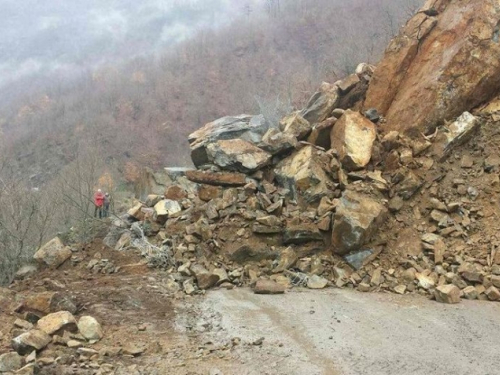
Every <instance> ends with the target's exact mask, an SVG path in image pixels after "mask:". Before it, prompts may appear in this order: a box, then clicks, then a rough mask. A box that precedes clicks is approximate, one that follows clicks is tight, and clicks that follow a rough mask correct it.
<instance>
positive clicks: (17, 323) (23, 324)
mask: <svg viewBox="0 0 500 375" xmlns="http://www.w3.org/2000/svg"><path fill="white" fill-rule="evenodd" d="M14 326H15V327H18V328H22V329H25V330H27V331H28V330H30V329H31V328H33V324H31V323H30V322H27V321H26V320H23V319H16V321H15V322H14Z"/></svg>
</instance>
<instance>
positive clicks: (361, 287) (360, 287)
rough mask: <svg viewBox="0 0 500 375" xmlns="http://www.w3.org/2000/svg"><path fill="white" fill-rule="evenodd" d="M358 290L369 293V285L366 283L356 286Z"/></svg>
mask: <svg viewBox="0 0 500 375" xmlns="http://www.w3.org/2000/svg"><path fill="white" fill-rule="evenodd" d="M358 290H359V291H360V292H369V291H370V285H369V284H367V283H360V284H359V285H358Z"/></svg>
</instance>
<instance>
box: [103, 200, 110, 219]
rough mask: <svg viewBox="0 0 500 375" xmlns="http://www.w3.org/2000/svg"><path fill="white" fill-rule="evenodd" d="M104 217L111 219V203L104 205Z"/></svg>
mask: <svg viewBox="0 0 500 375" xmlns="http://www.w3.org/2000/svg"><path fill="white" fill-rule="evenodd" d="M103 215H104V217H109V203H108V204H106V203H104V209H103Z"/></svg>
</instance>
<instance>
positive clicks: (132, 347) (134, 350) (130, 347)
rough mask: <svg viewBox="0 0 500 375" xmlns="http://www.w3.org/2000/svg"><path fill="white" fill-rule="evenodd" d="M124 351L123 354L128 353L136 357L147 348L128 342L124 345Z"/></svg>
mask: <svg viewBox="0 0 500 375" xmlns="http://www.w3.org/2000/svg"><path fill="white" fill-rule="evenodd" d="M122 351H123V354H128V355H132V356H134V357H138V356H140V355H141V354H142V353H144V352H145V351H146V348H145V347H143V346H137V345H136V344H134V343H128V344H126V345H125V346H124V347H123V349H122Z"/></svg>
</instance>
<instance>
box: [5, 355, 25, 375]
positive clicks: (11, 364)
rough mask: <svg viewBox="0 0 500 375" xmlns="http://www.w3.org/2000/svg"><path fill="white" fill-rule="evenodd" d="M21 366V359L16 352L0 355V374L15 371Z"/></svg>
mask: <svg viewBox="0 0 500 375" xmlns="http://www.w3.org/2000/svg"><path fill="white" fill-rule="evenodd" d="M22 365H23V357H21V356H20V355H19V354H17V353H16V352H10V353H5V354H2V355H0V372H1V373H4V372H10V371H16V370H18V369H20V368H21V366H22Z"/></svg>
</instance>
